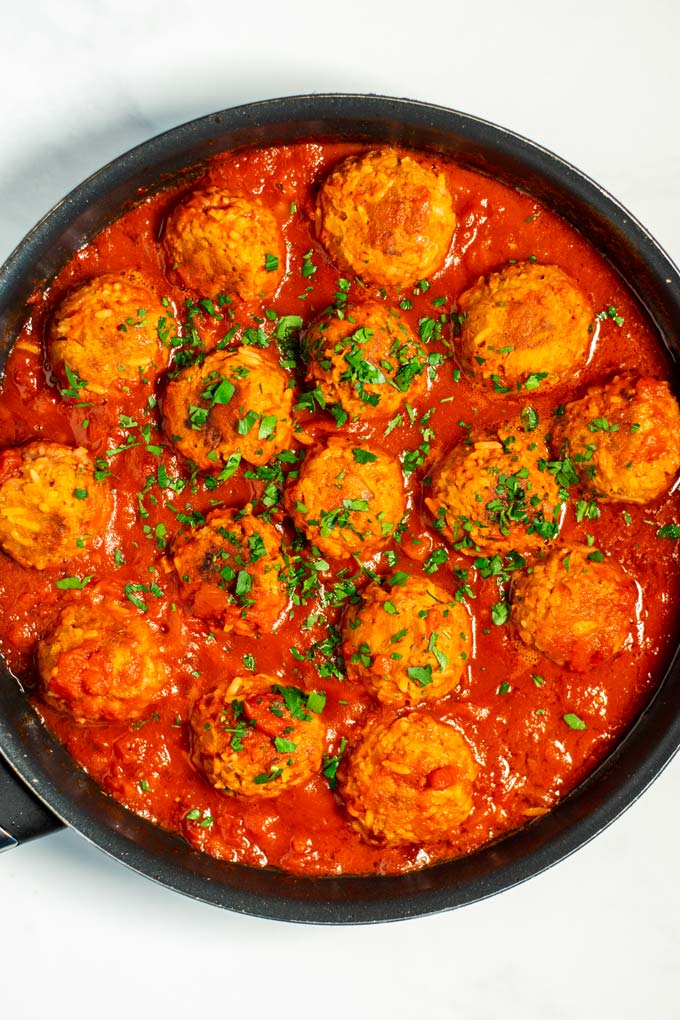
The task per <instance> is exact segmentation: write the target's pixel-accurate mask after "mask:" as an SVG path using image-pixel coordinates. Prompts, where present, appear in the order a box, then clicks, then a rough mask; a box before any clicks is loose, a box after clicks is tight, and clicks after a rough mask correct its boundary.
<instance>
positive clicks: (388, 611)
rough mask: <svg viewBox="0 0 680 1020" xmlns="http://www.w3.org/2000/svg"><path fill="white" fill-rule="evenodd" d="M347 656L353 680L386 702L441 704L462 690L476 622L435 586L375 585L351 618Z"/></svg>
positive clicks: (415, 582) (413, 582) (418, 581)
mask: <svg viewBox="0 0 680 1020" xmlns="http://www.w3.org/2000/svg"><path fill="white" fill-rule="evenodd" d="M342 653H343V657H344V659H345V663H346V665H347V675H348V676H349V678H350V679H351V680H360V681H363V682H364V683H365V684H366V685H367V687H368V689H369V690H370V691H371V693H372V694H374V695H375V696H376V697H377V698H378V699H379V700H380V701H382V702H385V703H386V704H392V705H395V706H396V705H405V704H417V703H418V702H420V701H435V700H436V699H437V698H443V697H444V696H445V695H447V694H450V693H451V691H453V690H454V689H455V688H456V687H457V685H458V683H459V681H460V679H461V677H462V675H463V671H464V670H465V667H466V664H467V663H468V661H469V659H470V656H471V654H472V630H471V626H470V617H469V616H468V614H467V612H466V610H465V609H464V608H463V606H462V605H460V603H458V602H455V601H454V600H453V599H452V597H451V596H450V595H449V593H448V592H446V591H445V590H444V589H443V588H441V587H440V586H439V585H437V584H435V583H434V582H433V581H429V580H423V579H422V578H418V577H410V578H409V579H408V580H407V581H406V582H405V583H404V584H400V585H393V586H392V587H391V588H383V587H382V586H381V585H379V584H371V585H369V587H368V588H367V589H366V590H365V591H364V593H363V600H362V602H361V604H360V605H358V606H353V607H352V608H351V609H350V610H349V611H348V613H347V615H346V616H345V620H344V623H343V645H342Z"/></svg>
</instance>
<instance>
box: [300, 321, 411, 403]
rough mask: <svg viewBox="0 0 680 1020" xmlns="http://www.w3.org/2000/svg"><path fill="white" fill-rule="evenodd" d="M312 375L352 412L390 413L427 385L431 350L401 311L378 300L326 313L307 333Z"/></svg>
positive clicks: (327, 397) (329, 400)
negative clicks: (415, 334)
mask: <svg viewBox="0 0 680 1020" xmlns="http://www.w3.org/2000/svg"><path fill="white" fill-rule="evenodd" d="M305 349H306V356H307V359H308V360H309V370H308V378H309V380H310V382H311V383H312V384H313V385H315V386H319V387H320V388H321V392H322V393H323V396H324V399H325V401H326V403H327V404H335V403H338V404H341V405H342V407H343V408H344V409H345V411H347V413H348V414H349V416H350V417H351V418H353V419H354V418H360V419H367V418H373V417H375V416H378V415H381V416H382V415H385V416H388V417H389V416H392V415H394V414H396V413H397V412H398V411H399V409H400V408H401V407H403V405H404V403H405V402H406V401H407V400H408V401H413V400H417V399H418V397H420V396H421V395H422V393H423V391H424V389H425V387H426V385H427V374H426V372H427V352H426V351H425V349H424V347H423V345H422V344H421V343H419V342H418V341H417V340H416V338H415V337H414V336H413V333H412V332H411V330H410V329H409V328H408V326H407V325H406V323H405V322H404V320H403V319H402V317H401V315H400V314H399V312H398V311H397V310H396V309H394V308H389V307H386V306H385V305H382V304H379V303H378V302H377V301H367V302H365V303H364V304H361V305H354V306H348V307H347V308H346V309H345V311H344V314H343V317H342V318H338V316H337V315H335V314H334V313H331V314H327V315H324V316H323V317H322V318H321V319H319V320H317V322H315V323H314V324H313V325H312V326H310V328H309V329H308V331H307V333H306V336H305Z"/></svg>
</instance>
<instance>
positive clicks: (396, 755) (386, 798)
mask: <svg viewBox="0 0 680 1020" xmlns="http://www.w3.org/2000/svg"><path fill="white" fill-rule="evenodd" d="M476 776H477V764H476V762H475V760H474V758H473V755H472V751H471V750H470V747H469V745H468V743H467V741H466V740H465V738H464V737H462V736H461V735H460V733H458V732H457V730H454V729H453V728H452V727H451V726H447V725H446V724H445V723H442V722H438V721H437V720H436V719H433V718H432V716H430V715H427V714H426V713H424V712H413V713H412V714H411V715H407V716H403V717H402V718H400V719H393V720H392V721H387V722H380V721H378V722H375V723H374V724H373V725H369V726H368V727H367V729H366V731H365V736H364V738H363V740H362V741H361V743H360V744H359V745H358V746H357V747H356V748H355V749H354V750H353V752H352V754H351V755H350V757H349V760H348V761H347V763H346V764H343V765H342V766H341V769H340V775H339V784H340V790H341V792H342V795H343V797H344V800H345V807H346V808H347V810H348V812H349V813H350V815H352V817H353V818H354V819H355V825H356V827H357V829H359V831H360V832H361V833H362V835H363V836H365V837H366V838H367V839H370V840H374V841H376V842H380V843H384V844H387V845H391V846H398V845H399V844H402V843H428V842H433V841H435V842H436V841H440V840H446V839H451V838H453V837H454V836H455V833H456V830H457V829H458V828H459V826H460V825H461V824H462V822H464V821H465V819H466V818H467V817H468V815H469V814H470V812H471V811H472V807H473V784H474V781H475V778H476Z"/></svg>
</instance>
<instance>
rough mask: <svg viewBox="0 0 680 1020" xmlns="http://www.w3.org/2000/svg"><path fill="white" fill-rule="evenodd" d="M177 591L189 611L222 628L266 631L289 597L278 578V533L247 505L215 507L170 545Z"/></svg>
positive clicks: (249, 633) (280, 562)
mask: <svg viewBox="0 0 680 1020" xmlns="http://www.w3.org/2000/svg"><path fill="white" fill-rule="evenodd" d="M172 557H173V562H174V564H175V570H176V571H177V574H178V577H179V579H180V581H181V584H182V597H183V599H184V601H185V602H186V603H187V605H188V606H189V607H190V609H191V612H192V613H193V614H194V616H198V617H200V618H201V619H205V620H214V621H216V622H218V623H220V624H221V625H222V627H223V628H224V630H225V631H233V632H234V633H235V634H240V635H244V636H254V635H256V634H270V633H271V632H272V630H273V628H274V626H275V624H276V622H277V621H278V619H279V618H280V616H281V614H282V613H283V611H284V609H285V608H286V605H287V603H288V596H287V594H286V589H285V586H284V585H283V584H282V582H281V580H280V579H279V574H280V571H281V570H282V569H283V566H284V564H283V559H282V558H281V536H280V535H279V532H278V531H277V529H276V528H275V527H274V525H273V524H268V523H267V522H266V521H264V520H262V519H261V518H257V517H254V516H253V515H252V514H251V513H249V512H248V508H246V510H243V511H241V510H214V511H213V512H212V513H211V514H209V515H208V517H207V519H206V523H205V525H204V526H203V527H201V528H194V529H193V530H191V531H189V532H187V533H185V534H181V535H179V536H178V537H177V538H176V539H175V542H174V544H173V550H172Z"/></svg>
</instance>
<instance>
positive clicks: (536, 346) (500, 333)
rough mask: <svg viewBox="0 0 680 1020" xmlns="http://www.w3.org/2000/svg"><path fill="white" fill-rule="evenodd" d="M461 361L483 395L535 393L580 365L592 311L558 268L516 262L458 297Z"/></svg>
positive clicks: (573, 282) (562, 379) (568, 375)
mask: <svg viewBox="0 0 680 1020" xmlns="http://www.w3.org/2000/svg"><path fill="white" fill-rule="evenodd" d="M458 307H459V309H460V311H461V312H463V313H464V314H465V319H464V321H463V324H462V328H461V337H460V349H461V359H462V362H463V364H464V365H465V366H466V368H467V369H468V370H469V371H470V372H471V373H472V374H473V375H474V376H475V378H477V379H480V380H483V381H484V382H485V383H487V384H488V386H489V392H494V391H495V392H497V393H507V392H508V391H509V390H513V391H514V390H521V389H526V390H531V389H536V388H537V387H538V386H540V388H541V389H542V390H546V389H548V388H549V387H552V386H556V385H558V384H560V383H563V382H566V381H568V380H569V379H571V378H573V376H574V373H575V372H576V371H577V370H578V368H579V367H580V366H581V365H582V364H584V363H585V359H586V355H587V351H588V347H589V344H590V340H591V332H590V330H591V327H592V322H593V308H592V305H591V303H590V300H589V299H588V297H587V295H586V294H585V293H584V291H583V290H582V289H581V287H580V286H579V284H578V283H577V282H576V280H573V279H572V278H571V277H570V276H568V275H567V273H565V272H564V271H563V270H562V269H560V268H559V266H542V265H539V264H538V263H536V262H522V263H520V264H518V265H515V266H506V268H505V269H502V270H501V271H500V272H498V273H491V275H490V276H488V277H487V278H486V279H484V278H482V279H480V280H479V281H478V282H477V283H476V284H475V285H474V286H473V287H471V288H470V289H469V290H466V291H465V292H464V293H463V294H461V296H460V298H459V299H458Z"/></svg>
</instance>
